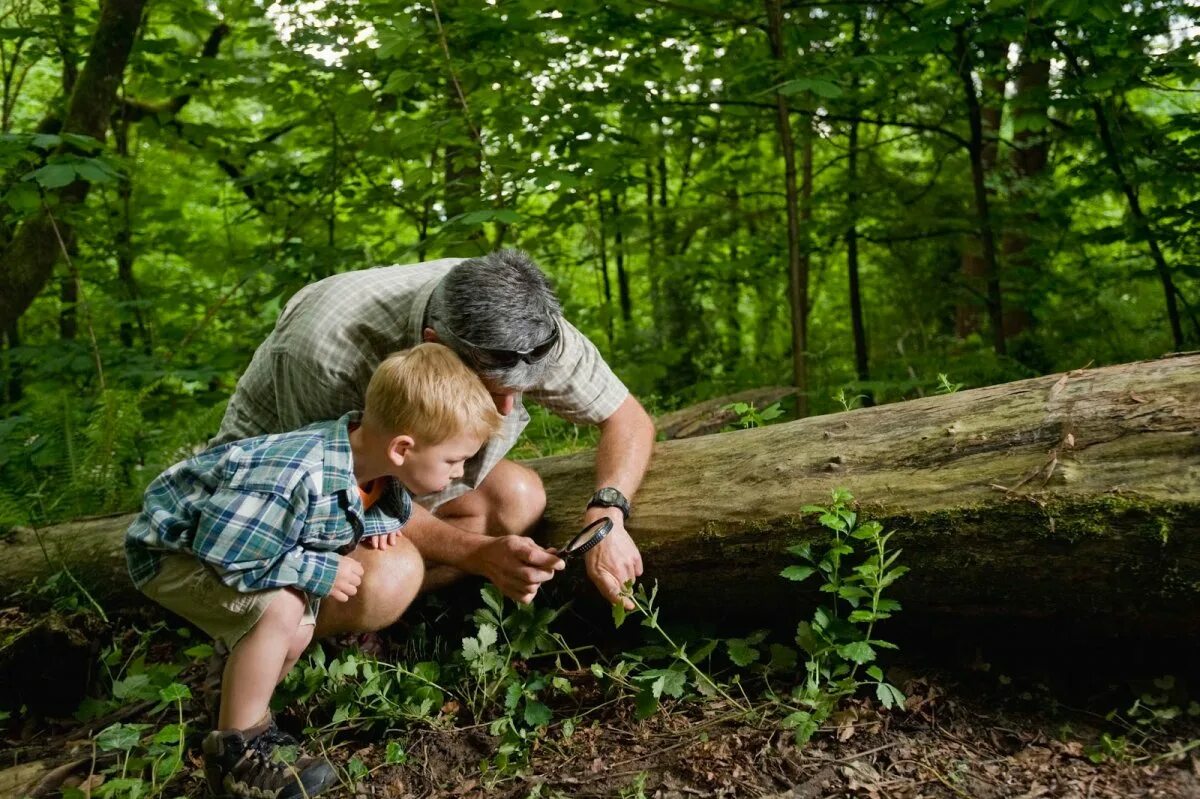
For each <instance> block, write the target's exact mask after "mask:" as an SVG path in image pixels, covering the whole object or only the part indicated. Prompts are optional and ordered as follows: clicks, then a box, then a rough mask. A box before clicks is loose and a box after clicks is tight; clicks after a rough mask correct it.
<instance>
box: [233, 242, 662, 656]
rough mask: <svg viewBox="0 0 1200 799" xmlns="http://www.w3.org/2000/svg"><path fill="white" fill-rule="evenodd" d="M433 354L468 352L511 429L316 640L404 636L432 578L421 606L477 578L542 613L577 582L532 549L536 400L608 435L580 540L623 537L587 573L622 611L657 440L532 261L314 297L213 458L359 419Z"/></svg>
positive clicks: (283, 329)
mask: <svg viewBox="0 0 1200 799" xmlns="http://www.w3.org/2000/svg"><path fill="white" fill-rule="evenodd" d="M421 341H437V342H441V343H443V344H446V345H447V346H449V347H450V348H452V349H453V350H454V351H455V352H457V353H458V354H459V356H460V357H461V358H462V359H463V360H464V361H465V362H466V363H467V364H468V365H470V366H471V368H472V369H474V370H475V372H476V373H477V374H479V376H480V378H481V379H482V380H483V382H484V385H485V386H487V388H488V390H489V392H490V393H491V394H492V398H493V400H494V401H495V403H496V409H497V410H498V411H499V412H500V413H501V414H502V415H503V416H504V424H503V426H502V428H501V431H500V433H499V434H497V435H496V436H494V437H493V438H492V439H491V440H489V441H488V443H487V444H486V445H484V447H483V449H481V450H480V451H479V453H478V454H477V455H476V456H475V457H473V458H472V459H471V460H470V461H468V463H467V465H466V467H465V469H464V474H463V477H462V478H461V479H460V480H457V481H455V482H454V483H453V484H452V485H451V486H450V487H449V488H447V489H446V490H444V491H441V492H438V493H436V494H429V495H426V496H422V497H418V498H417V502H418V505H419V507H415V508H414V509H413V515H412V518H411V519H410V521H409V523H408V526H407V527H406V528H405V536H406V537H407V539H408V540H409V541H410V542H411V543H412V544H413V547H396V548H392V549H388V550H374V549H368V548H365V547H362V546H360V547H359V548H358V549H356V550H355V552H354V553H353V556H354V558H355V559H357V560H359V561H360V562H362V564H363V568H364V575H363V581H362V584H361V585H360V587H359V592H358V594H357V595H356V596H355V597H354V598H353V599H352V600H351V601H350V602H345V603H326V604H325V605H323V606H322V608H321V613H320V616H319V617H318V620H317V630H316V634H317V635H318V636H321V635H329V634H333V633H338V632H344V631H368V630H377V629H382V628H383V627H386V626H388V625H390V624H392V623H393V622H395V621H396V620H397V618H399V613H400V610H398V609H402V607H403V606H404V604H406V603H405V602H404V601H402V600H403V598H404V597H406V596H411V590H412V589H411V585H410V583H412V582H413V581H414V580H416V579H421V578H420V577H419V575H421V574H422V573H423V574H424V578H423V583H422V590H429V589H433V588H437V587H440V586H442V585H445V584H446V583H447V582H449V581H451V580H453V579H456V578H457V577H458V576H461V574H462V573H463V572H468V573H472V574H478V575H482V576H484V577H486V578H487V579H489V580H491V581H492V582H493V583H495V584H496V586H497V587H498V588H499V589H500V590H501V591H502V592H503V593H504V594H505V595H506V596H508V597H509V598H511V599H513V600H516V601H518V602H529V601H532V599H533V598H534V596H535V595H536V594H537V591H538V588H539V586H541V584H542V583H544V582H546V581H547V580H550V579H551V578H552V577H553V576H554V573H555V571H557V570H558V569H561V568H562V567H563V563H562V561H561V560H559V558H558V557H556V556H555V555H554V554H553V553H551V552H548V551H546V550H545V549H543V548H541V547H539V546H538V545H537V544H535V543H534V542H533V541H531V540H530V539H529V538H527V537H526V536H527V534H528V533H529V531H530V530H531V529H532V528H533V526H534V525H535V524H536V523H537V521H538V519H540V518H541V515H542V512H543V511H544V510H545V506H546V494H545V490H544V488H543V487H542V483H541V480H540V478H539V477H538V475H537V474H536V473H535V472H533V471H532V470H531V469H528V468H526V467H524V466H521V465H520V464H517V463H515V462H513V461H511V460H508V459H506V458H505V457H504V456H505V454H506V453H507V452H508V450H509V449H511V447H512V446H513V444H514V443H515V442H516V440H517V438H518V436H519V435H520V433H521V431H522V430H523V429H524V428H525V425H526V424H527V423H528V422H529V414H528V413H527V412H526V410H525V408H524V405H523V404H522V397H523V396H528V397H529V398H530V399H532V400H534V401H535V402H538V403H539V404H541V405H543V406H545V407H546V408H548V409H549V410H551V411H553V412H554V413H556V414H558V415H560V416H562V417H563V418H565V419H567V420H569V421H572V422H575V423H577V424H595V425H598V426H599V428H600V441H599V444H598V446H597V449H596V493H595V494H594V495H593V497H592V500H591V502H589V504H588V507H587V508H586V509H581V511H582V519H581V525H582V524H586V523H589V522H592V521H595V520H596V519H599V518H601V517H603V516H607V517H608V518H609V519H611V520H612V522H613V529H612V532H611V533H609V535H608V536H607V538H605V540H604V541H603V542H602V543H601V544H600V545H599V546H597V547H595V548H594V549H592V550H591V551H589V552H588V553H587V554H586V555H585V561H586V564H587V572H588V576H589V577H590V578H591V580H592V582H593V583H594V584H595V585H596V587H597V589H599V591H600V593H601V594H602V595H603V596H604V597H605V598H606V599H607V600H608V601H609V602H618V601H620V596H619V595H620V591H621V587H622V586H623V585H624V584H625V583H626V582H627V581H629V580H633V579H636V578H637V577H638V576H640V575H641V573H642V560H641V554H640V553H639V552H638V549H637V545H636V544H634V542H633V539H632V538H630V536H629V533H628V532H627V531H626V529H625V520H626V518H627V516H628V514H629V505H630V502H631V500H632V497H633V495H634V494H635V492H636V491H637V489H638V486H639V485H640V484H641V481H642V477H643V475H644V474H645V471H646V467H647V465H648V463H649V460H650V452H651V449H652V447H653V443H654V424H653V422H652V421H651V419H650V417H649V416H648V415H647V414H646V411H645V410H644V409H643V408H642V406H641V404H640V403H638V401H637V400H636V399H635V398H634V397H633V396H632V395H630V393H629V390H628V389H627V388H626V387H625V386H624V385H623V384H622V383H621V381H620V380H619V379H618V378H617V377H616V375H614V374H613V372H612V370H611V369H610V368H609V367H608V365H607V364H606V363H605V362H604V360H603V359H602V358H601V357H600V353H599V352H598V351H597V349H596V347H595V345H593V344H592V343H591V342H590V341H588V340H587V338H585V337H584V336H583V334H581V333H580V332H579V331H578V330H576V329H575V328H574V327H573V326H572V325H571V324H570V323H568V322H567V321H566V320H565V319H564V318H563V317H562V310H561V307H560V306H559V303H558V300H557V298H556V297H555V295H554V292H553V291H552V290H551V288H550V286H549V284H548V283H547V281H546V277H545V275H544V274H542V272H541V271H540V270H539V269H538V268H537V266H535V265H534V264H533V262H532V261H531V260H530V259H529V257H528V256H527V255H526V254H525V253H522V252H520V251H517V250H503V251H499V252H495V253H491V254H489V255H486V256H483V257H481V258H473V259H468V260H462V259H455V258H447V259H442V260H438V261H428V262H426V263H421V264H413V265H408V266H390V267H380V268H376V269H366V270H361V271H358V272H348V273H344V274H340V275H334V276H333V277H329V278H326V279H325V280H321V281H319V282H317V283H314V284H312V285H310V286H307V287H305V288H304V289H302V290H300V291H299V292H297V293H296V295H295V296H294V297H293V298H292V299H291V301H290V302H288V304H287V307H285V308H284V310H283V313H282V314H281V315H280V317H279V321H278V322H277V323H276V326H275V329H274V330H273V331H272V332H271V334H270V335H269V336H268V337H267V339H266V341H264V342H263V344H262V345H261V346H260V347H259V348H258V350H257V351H256V352H255V353H254V358H253V360H252V361H251V362H250V366H249V367H248V368H247V370H246V373H245V374H244V375H242V377H241V379H240V380H239V381H238V384H237V388H236V390H235V391H234V395H233V397H232V399H231V400H230V402H229V407H228V408H227V409H226V411H225V418H224V419H223V420H222V422H221V429H220V431H219V432H218V434H217V436H216V438H214V439H213V440H212V441H211V442H210V445H216V444H222V443H225V442H227V441H233V440H236V439H240V438H247V437H250V436H255V435H262V434H263V433H277V432H283V431H286V430H292V429H296V428H299V427H302V426H304V425H306V424H310V423H312V422H315V421H320V420H323V419H336V418H338V417H340V416H341V415H342V414H344V413H346V412H347V411H351V410H357V409H360V408H362V406H363V400H364V393H365V391H366V387H367V383H368V382H369V381H370V377H371V373H372V371H373V370H374V368H375V366H376V365H377V364H378V363H379V362H380V361H382V360H383V359H384V358H385V357H387V355H388V354H390V353H392V352H395V351H397V350H402V349H406V348H408V347H411V346H414V345H416V344H418V343H420V342H421ZM414 548H415V549H414ZM427 565H428V568H426V566H427ZM334 605H336V606H337V607H334ZM626 605H627V607H628V606H629V605H630V603H629V602H628V601H626Z"/></svg>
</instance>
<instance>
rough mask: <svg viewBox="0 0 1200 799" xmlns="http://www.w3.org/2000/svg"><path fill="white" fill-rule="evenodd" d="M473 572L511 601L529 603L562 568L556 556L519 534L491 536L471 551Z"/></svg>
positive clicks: (562, 565) (559, 559)
mask: <svg viewBox="0 0 1200 799" xmlns="http://www.w3.org/2000/svg"><path fill="white" fill-rule="evenodd" d="M474 560H475V565H476V567H477V568H476V569H475V571H476V572H477V573H479V574H482V575H483V576H484V577H486V578H488V579H489V580H491V581H492V582H493V583H495V584H496V587H497V588H499V589H500V593H502V594H504V595H505V596H506V597H508V598H509V599H511V600H513V601H514V602H520V603H521V604H525V605H527V604H529V603H530V602H532V601H533V598H534V597H535V596H537V592H538V588H540V587H541V585H542V583H544V582H547V581H549V580H551V579H553V578H554V573H555V572H557V571H561V570H562V569H563V568H565V567H566V565H567V564H566V563H564V562H563V561H562V559H561V558H559V557H558V556H557V555H555V554H553V553H551V552H547V551H546V550H544V549H542V548H541V547H539V546H538V545H537V544H535V543H534V542H533V541H532V540H530V539H528V538H526V537H525V536H520V535H505V536H498V537H496V538H493V539H492V540H490V541H488V542H487V543H486V544H484V546H483V547H481V548H480V549H479V551H478V552H476V553H475V557H474Z"/></svg>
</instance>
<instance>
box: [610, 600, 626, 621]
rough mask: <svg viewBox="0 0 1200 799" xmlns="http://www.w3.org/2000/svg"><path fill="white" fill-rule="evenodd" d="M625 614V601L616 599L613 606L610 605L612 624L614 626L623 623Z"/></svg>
mask: <svg viewBox="0 0 1200 799" xmlns="http://www.w3.org/2000/svg"><path fill="white" fill-rule="evenodd" d="M625 614H626V610H625V603H624V602H622V601H621V600H619V599H618V600H617V601H616V602H614V603H613V606H612V617H613V626H614V627H620V626H621V625H622V624H624V623H625Z"/></svg>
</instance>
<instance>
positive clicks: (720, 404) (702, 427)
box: [654, 386, 796, 441]
mask: <svg viewBox="0 0 1200 799" xmlns="http://www.w3.org/2000/svg"><path fill="white" fill-rule="evenodd" d="M795 393H796V389H795V387H793V386H767V387H765V388H751V389H748V390H746V391H739V392H738V393H737V394H730V395H729V396H727V397H717V398H716V399H710V400H705V401H704V402H698V403H696V404H695V405H689V406H688V407H686V408H680V409H679V410H677V411H671V412H670V413H664V414H663V415H662V416H659V417H658V418H657V419H655V420H654V428H655V429H656V430H657V431H658V432H659V435H661V436H662V437H663V438H664V439H665V440H667V441H670V440H672V439H676V438H692V437H694V436H706V435H709V434H710V433H719V432H721V431H722V430H724V429H725V428H726V427H729V426H730V425H736V423H737V421H738V415H737V414H736V413H734V411H733V410H732V409H731V408H730V407H729V406H730V405H734V404H736V403H739V402H743V403H746V404H747V405H751V406H753V407H754V408H755V409H756V410H759V411H762V410H765V409H767V408H769V407H771V405H772V404H773V403H776V402H779V401H780V400H782V399H785V398H786V397H791V396H794V395H795Z"/></svg>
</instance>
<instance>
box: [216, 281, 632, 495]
mask: <svg viewBox="0 0 1200 799" xmlns="http://www.w3.org/2000/svg"><path fill="white" fill-rule="evenodd" d="M461 260H462V259H461V258H443V259H442V260H439V261H427V262H425V263H420V264H411V265H406V266H384V267H378V268H375V269H363V270H360V271H357V272H346V273H344V274H340V275H334V276H333V277H328V278H325V279H324V280H321V281H318V282H317V283H313V284H312V285H310V286H306V287H305V288H303V289H301V290H300V291H299V292H297V293H296V295H295V296H294V297H292V299H291V300H290V301H289V302H288V304H287V307H285V308H284V310H283V313H282V314H280V316H279V321H278V322H277V323H276V325H275V329H274V330H273V331H272V332H271V334H270V335H269V336H268V337H267V339H266V341H264V342H263V343H262V345H261V346H259V348H258V350H257V351H255V353H254V359H253V360H252V361H251V362H250V366H249V367H248V368H247V369H246V372H245V374H243V375H242V377H241V379H240V380H238V384H237V388H236V389H235V391H234V393H233V398H232V399H231V400H230V401H229V407H228V408H226V410H225V418H224V419H223V420H222V421H221V430H220V432H218V433H217V435H216V437H215V438H214V439H213V440H212V441H210V442H209V444H210V446H215V445H217V444H223V443H226V442H229V441H234V440H236V439H239V438H247V437H249V436H257V435H262V434H263V433H280V432H283V431H285V430H292V429H295V428H297V427H300V426H302V425H306V424H311V423H312V422H315V421H319V420H321V419H333V418H336V417H338V416H341V415H342V414H343V413H345V412H346V411H350V410H358V409H361V408H362V407H363V401H364V398H365V396H366V391H367V383H368V382H370V380H371V374H372V372H374V370H375V367H376V366H377V365H378V364H379V362H380V361H382V360H383V359H384V358H386V357H387V356H388V355H390V354H391V353H393V352H397V351H399V350H403V349H407V348H409V347H413V346H416V345H417V344H420V343H421V334H422V332H423V330H424V327H425V311H426V308H427V306H428V304H429V297H430V295H431V294H432V293H433V290H434V288H435V287H436V286H437V284H438V281H440V280H441V279H442V277H443V276H444V275H445V274H446V273H447V272H449V271H450V269H451V268H453V267H454V265H455V264H457V263H459V262H460V261H461ZM559 324H560V325H561V329H562V346H561V347H559V348H558V349H557V350H556V352H555V354H552V355H551V356H549V357H551V358H553V361H552V362H551V365H550V369H549V372H548V373H547V375H546V378H545V380H544V382H543V383H542V385H540V386H537V387H535V388H534V389H532V390H530V391H528V392H526V394H525V396H527V397H528V398H529V399H531V400H533V401H534V402H536V403H538V404H539V405H542V406H544V407H545V408H547V409H549V410H550V411H553V412H554V413H556V414H558V415H559V416H561V417H563V418H564V419H566V420H567V421H570V422H574V423H575V424H599V423H600V422H602V421H604V420H605V419H607V418H608V417H609V416H612V414H613V413H614V412H615V411H616V410H617V408H618V407H620V405H621V403H622V402H624V401H625V398H626V397H627V396H628V395H629V390H628V389H627V388H626V387H625V385H624V384H623V383H622V382H621V381H620V379H619V378H618V377H617V376H616V375H615V374H613V371H612V369H610V368H609V366H608V364H606V363H605V362H604V359H603V358H602V357H601V356H600V353H599V351H598V350H597V349H596V346H595V345H594V344H592V343H591V342H590V341H588V340H587V338H586V337H584V335H583V334H582V333H580V332H579V331H578V330H577V329H575V327H573V326H572V325H571V324H569V323H568V322H566V321H565V320H561V319H560V320H559ZM528 423H529V413H528V412H527V411H526V410H525V407H524V405H522V404H521V402H520V398H519V397H518V399H517V403H516V407H514V409H513V412H512V413H510V414H509V415H508V416H506V417H504V425H503V427H502V428H501V429H500V432H498V433H497V434H496V435H494V436H492V437H491V439H489V440H488V442H487V443H486V444H484V445H483V448H482V449H480V450H479V452H478V453H477V454H476V455H475V456H474V457H472V458H471V459H470V460H468V461H467V463H466V465H465V467H464V470H463V477H462V479H461V480H456V481H454V482H453V483H452V484H451V485H450V487H449V488H447V489H446V490H445V491H442V492H440V493H437V494H431V495H428V496H424V497H419V498H418V501H419V502H420V503H421V504H422V505H424V506H426V507H428V508H435V507H437V506H438V505H440V504H442V503H444V502H448V501H449V500H451V499H454V498H455V497H458V496H461V495H463V494H465V493H466V492H467V491H470V490H471V489H472V488H475V487H477V486H478V485H479V484H480V483H481V482H482V481H483V478H485V477H486V476H487V474H488V472H490V471H491V470H492V468H493V467H494V466H495V465H496V464H497V463H499V462H500V460H501V459H502V458H504V456H505V455H506V454H507V453H508V451H509V450H510V449H512V447H513V445H514V444H516V442H517V438H518V437H520V435H521V431H522V430H524V429H525V426H526V425H527V424H528Z"/></svg>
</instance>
